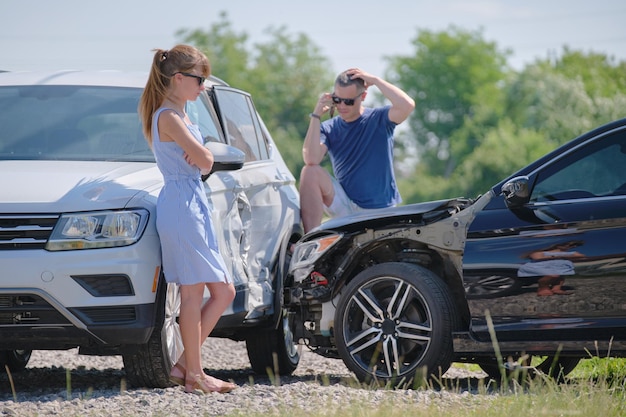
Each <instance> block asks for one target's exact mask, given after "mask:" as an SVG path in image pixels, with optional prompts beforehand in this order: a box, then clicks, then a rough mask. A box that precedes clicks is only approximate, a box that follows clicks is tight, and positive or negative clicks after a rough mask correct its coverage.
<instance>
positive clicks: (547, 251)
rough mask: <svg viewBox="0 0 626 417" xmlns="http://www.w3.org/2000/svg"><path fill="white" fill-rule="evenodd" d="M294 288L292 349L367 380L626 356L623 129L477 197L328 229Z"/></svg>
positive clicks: (603, 130)
mask: <svg viewBox="0 0 626 417" xmlns="http://www.w3.org/2000/svg"><path fill="white" fill-rule="evenodd" d="M289 282H290V285H289V287H288V288H287V291H286V299H285V304H286V306H288V308H289V311H290V312H291V314H292V315H293V316H294V317H295V320H294V322H295V323H296V328H295V329H294V334H295V337H296V340H298V339H302V340H303V341H304V342H305V343H306V345H308V346H309V347H310V348H311V349H312V350H313V351H315V352H316V353H319V354H321V355H325V356H329V357H339V358H341V359H342V360H343V361H344V362H345V364H346V365H347V367H348V368H349V369H350V370H352V371H353V372H354V373H355V374H356V376H357V377H358V378H359V379H360V380H363V381H368V380H371V379H376V380H378V381H383V382H389V381H394V380H396V381H400V380H410V379H411V378H413V377H414V376H415V375H416V373H417V375H424V376H427V377H430V376H439V375H442V374H443V373H444V372H445V371H446V370H447V369H448V368H449V366H450V364H451V363H452V362H470V363H477V364H479V365H480V366H481V367H482V369H484V370H485V371H486V372H487V373H488V374H490V375H491V376H494V377H498V376H499V375H500V374H501V371H502V369H503V368H504V369H510V368H508V367H506V366H505V367H502V366H499V364H502V362H501V361H500V358H504V365H507V362H506V361H507V358H511V360H512V361H515V360H520V359H525V360H526V361H527V360H528V358H533V359H534V361H533V362H532V364H533V367H534V369H538V370H539V371H542V372H544V373H546V374H549V375H552V376H565V375H566V374H567V373H569V372H571V371H572V370H573V369H574V367H575V366H576V365H577V363H578V362H579V361H580V359H581V358H585V357H589V355H599V356H605V355H609V354H610V355H611V356H616V357H621V356H626V119H622V120H618V121H614V122H612V123H609V124H607V125H604V126H602V127H599V128H597V129H595V130H593V131H591V132H588V133H586V134H584V135H582V136H580V137H578V138H576V139H574V140H572V141H570V142H569V143H567V144H565V145H563V146H561V147H559V148H558V149H556V150H554V151H553V152H551V153H549V154H548V155H546V156H544V157H543V158H541V159H539V160H537V161H535V162H533V163H531V164H530V165H528V166H526V167H525V168H523V169H521V170H519V171H518V172H516V173H514V174H513V175H511V176H510V177H509V178H507V179H505V180H503V181H502V182H500V183H498V184H496V185H495V186H494V187H493V188H491V189H490V190H487V191H486V192H485V194H483V195H481V196H479V197H478V198H476V199H467V198H454V199H450V200H441V201H434V202H427V203H421V204H413V205H406V206H401V207H397V208H390V209H381V210H377V211H375V212H371V211H370V212H367V213H363V214H357V215H353V216H349V217H343V218H336V219H332V220H330V221H328V222H326V223H324V224H322V225H321V226H320V227H318V228H317V229H315V230H312V231H310V232H309V233H308V234H306V235H305V236H304V237H302V238H301V239H300V241H299V242H298V243H297V245H296V248H295V251H294V254H293V257H292V261H291V265H290V277H289ZM492 334H493V335H494V336H495V340H494V337H492ZM494 346H495V347H494ZM496 351H499V355H497V354H496ZM500 355H501V356H500Z"/></svg>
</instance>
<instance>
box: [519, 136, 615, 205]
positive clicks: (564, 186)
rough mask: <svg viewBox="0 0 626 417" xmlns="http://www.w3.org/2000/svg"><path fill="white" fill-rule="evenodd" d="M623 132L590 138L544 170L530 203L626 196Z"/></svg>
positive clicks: (538, 177) (539, 176) (538, 178)
mask: <svg viewBox="0 0 626 417" xmlns="http://www.w3.org/2000/svg"><path fill="white" fill-rule="evenodd" d="M625 165H626V131H625V130H623V129H622V130H619V131H616V132H611V133H609V134H607V135H605V136H602V137H600V138H593V139H592V140H590V141H588V142H586V143H585V144H584V145H583V146H581V147H579V148H577V149H575V150H573V151H572V152H570V153H568V154H567V155H565V156H563V157H562V158H560V159H559V160H558V161H557V162H555V163H554V164H552V165H550V166H548V167H545V168H544V169H543V170H542V171H541V172H540V173H539V175H538V176H537V181H536V183H535V186H534V188H533V191H532V194H531V197H530V200H531V201H535V202H539V201H554V200H570V199H579V198H592V197H604V196H611V195H624V194H626V170H625V169H624V168H623V167H624V166H625Z"/></svg>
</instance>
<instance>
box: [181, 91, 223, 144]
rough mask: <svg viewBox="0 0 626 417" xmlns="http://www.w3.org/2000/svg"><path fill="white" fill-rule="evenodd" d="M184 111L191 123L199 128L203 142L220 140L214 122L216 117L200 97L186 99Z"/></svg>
mask: <svg viewBox="0 0 626 417" xmlns="http://www.w3.org/2000/svg"><path fill="white" fill-rule="evenodd" d="M185 111H186V112H187V116H188V117H189V120H191V123H193V124H195V125H197V126H198V128H199V129H200V133H202V137H203V139H204V143H207V142H222V140H221V139H220V134H219V130H218V128H217V126H216V123H215V120H216V117H215V116H214V115H213V113H211V112H210V111H209V108H208V107H207V106H206V103H205V102H204V100H202V98H198V99H197V100H195V101H188V102H187V106H186V108H185Z"/></svg>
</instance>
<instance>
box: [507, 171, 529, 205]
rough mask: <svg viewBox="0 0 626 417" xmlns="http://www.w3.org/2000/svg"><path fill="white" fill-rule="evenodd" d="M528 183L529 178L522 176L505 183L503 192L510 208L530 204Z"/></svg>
mask: <svg viewBox="0 0 626 417" xmlns="http://www.w3.org/2000/svg"><path fill="white" fill-rule="evenodd" d="M528 181H529V180H528V177H526V176H522V177H515V178H511V179H510V180H509V181H507V182H505V183H504V185H503V186H502V189H501V192H502V195H504V199H505V201H506V205H507V206H508V207H519V206H521V205H523V204H526V203H527V202H528V199H529V197H530V191H529V190H528Z"/></svg>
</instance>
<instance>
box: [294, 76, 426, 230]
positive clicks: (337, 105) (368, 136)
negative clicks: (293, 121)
mask: <svg viewBox="0 0 626 417" xmlns="http://www.w3.org/2000/svg"><path fill="white" fill-rule="evenodd" d="M372 85H375V86H376V87H377V88H378V89H379V90H380V92H381V93H382V94H383V95H384V96H385V97H386V98H387V99H388V100H389V101H390V102H391V105H390V106H389V105H387V106H384V107H378V108H366V107H363V100H365V96H366V95H367V88H368V87H369V86H372ZM414 108H415V102H414V101H413V99H412V98H411V97H409V96H408V95H407V94H406V93H405V92H404V91H402V90H401V89H399V88H398V87H396V86H394V85H392V84H390V83H388V82H387V81H385V80H383V79H382V78H379V77H376V76H373V75H370V74H368V73H366V72H364V71H362V70H360V69H358V68H352V69H349V70H347V71H344V72H342V73H341V74H339V76H338V77H337V79H336V80H335V87H334V91H333V92H332V93H324V94H322V95H321V97H320V99H319V100H318V102H317V105H316V106H315V110H314V111H313V113H311V114H310V119H311V120H310V123H309V129H308V131H307V133H306V138H305V139H304V145H303V147H302V157H303V158H304V163H305V166H304V168H302V173H301V175H300V213H301V216H302V223H303V225H304V231H305V232H308V231H309V230H311V229H313V228H315V227H317V226H319V225H320V223H321V222H322V216H323V215H324V212H326V213H327V214H328V215H329V216H331V217H335V216H345V215H347V214H350V213H354V212H357V211H363V210H368V209H377V208H384V207H391V206H395V205H396V204H398V203H400V202H401V201H402V199H401V197H400V193H399V192H398V188H397V186H396V178H395V175H394V171H393V132H394V129H395V128H396V125H398V124H400V123H402V122H403V121H405V120H406V118H407V117H409V115H410V114H411V112H412V111H413V109H414ZM331 109H332V111H331V112H330V116H331V118H330V119H329V120H326V121H324V122H323V123H322V121H321V116H322V115H323V114H324V113H326V112H328V111H329V110H331ZM335 109H336V110H337V113H338V116H337V117H332V115H333V111H334V110H335ZM326 152H328V155H329V156H330V162H331V164H332V167H333V173H334V178H333V177H331V176H330V175H329V174H328V172H327V171H326V170H325V169H324V168H322V167H321V166H320V163H321V162H322V159H323V158H324V155H326Z"/></svg>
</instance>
